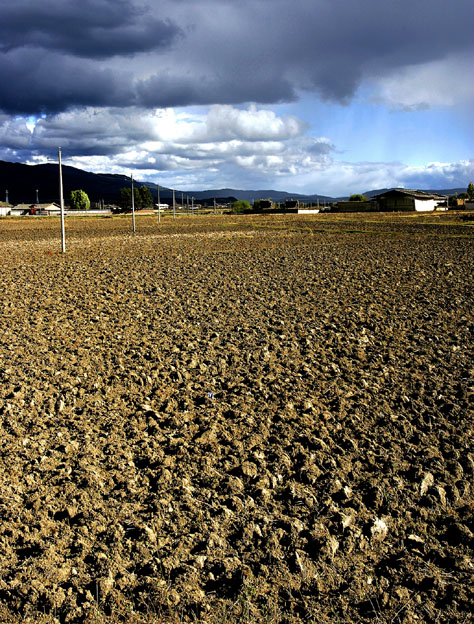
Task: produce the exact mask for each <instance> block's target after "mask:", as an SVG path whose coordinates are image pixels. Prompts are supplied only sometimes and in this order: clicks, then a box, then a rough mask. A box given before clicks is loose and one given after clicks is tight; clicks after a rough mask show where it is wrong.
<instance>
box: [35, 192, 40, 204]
mask: <svg viewBox="0 0 474 624" xmlns="http://www.w3.org/2000/svg"><path fill="white" fill-rule="evenodd" d="M36 203H37V204H39V203H40V200H39V191H38V189H36Z"/></svg>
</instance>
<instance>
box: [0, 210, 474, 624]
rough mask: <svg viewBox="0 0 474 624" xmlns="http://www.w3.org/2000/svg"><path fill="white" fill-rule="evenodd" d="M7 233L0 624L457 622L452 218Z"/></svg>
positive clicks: (461, 610)
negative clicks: (62, 238)
mask: <svg viewBox="0 0 474 624" xmlns="http://www.w3.org/2000/svg"><path fill="white" fill-rule="evenodd" d="M130 230H131V219H130V218H129V217H126V218H102V219H96V218H83V219H79V218H76V219H73V218H67V219H66V233H67V240H66V254H61V253H59V251H60V240H59V235H60V231H59V221H58V220H57V219H55V218H31V219H23V220H21V219H16V220H13V219H3V220H0V258H1V266H2V275H1V278H0V284H1V290H0V302H1V310H2V319H1V324H0V382H1V383H0V452H1V458H0V517H1V523H0V606H1V610H0V620H1V621H2V622H3V621H5V622H14V621H22V622H60V623H63V622H74V623H80V622H106V621H107V622H156V623H158V622H173V623H175V622H203V623H206V624H211V623H212V624H219V623H225V622H226V623H230V622H258V623H260V622H262V623H263V622H268V623H270V622H271V623H277V622H278V623H288V624H289V623H297V622H317V623H318V624H324V623H327V624H332V623H343V622H351V623H352V622H355V623H364V624H365V623H369V622H378V623H387V624H388V623H389V622H392V623H395V624H396V623H403V624H415V623H422V622H426V623H428V622H439V623H448V622H453V623H454V622H456V623H462V622H471V621H472V620H471V619H470V618H471V612H472V605H473V604H474V593H473V583H472V581H473V576H474V574H473V573H474V559H473V546H474V502H473V501H474V496H473V475H474V449H473V437H474V436H473V434H474V430H473V420H472V411H471V409H472V397H473V383H474V381H473V378H474V370H473V366H474V364H473V357H472V356H473V352H472V330H473V315H472V312H473V299H472V293H473V292H474V288H473V277H472V276H473V271H472V268H473V266H472V261H473V249H474V245H473V242H474V232H473V229H472V225H469V223H468V222H464V221H461V220H458V219H457V217H456V215H452V214H450V213H449V214H446V215H441V216H440V217H437V216H430V215H423V216H412V215H404V216H397V215H370V216H365V217H364V216H360V215H351V216H350V217H347V216H346V217H344V216H343V215H339V216H334V217H330V216H325V215H315V216H311V217H302V216H296V215H295V216H285V217H283V216H282V217H277V216H273V217H248V218H246V217H219V216H210V217H194V218H191V217H180V218H177V219H176V220H172V219H171V218H170V219H168V220H165V219H163V220H162V223H161V224H158V220H157V217H151V216H150V217H145V216H138V217H137V231H136V233H135V234H134V235H133V234H132V233H131V232H130Z"/></svg>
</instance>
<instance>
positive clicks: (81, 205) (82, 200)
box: [69, 190, 91, 210]
mask: <svg viewBox="0 0 474 624" xmlns="http://www.w3.org/2000/svg"><path fill="white" fill-rule="evenodd" d="M69 203H70V205H71V208H72V209H73V210H89V208H90V207H91V202H90V199H89V197H88V195H87V193H85V192H84V191H81V190H78V191H71V197H70V199H69Z"/></svg>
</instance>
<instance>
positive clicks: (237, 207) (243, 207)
mask: <svg viewBox="0 0 474 624" xmlns="http://www.w3.org/2000/svg"><path fill="white" fill-rule="evenodd" d="M251 210H252V206H251V205H250V204H249V202H248V201H245V199H239V200H238V201H236V202H234V203H233V204H232V212H233V214H244V213H245V212H250V211H251Z"/></svg>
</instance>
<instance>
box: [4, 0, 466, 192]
mask: <svg viewBox="0 0 474 624" xmlns="http://www.w3.org/2000/svg"><path fill="white" fill-rule="evenodd" d="M473 27H474V2H473V1H472V0H450V2H447V1H446V0H384V1H383V2H381V1H380V0H143V1H142V0H81V2H77V0H41V2H38V0H15V2H8V1H4V2H2V3H1V4H0V85H1V88H0V160H6V161H12V162H22V163H27V164H37V163H43V162H51V161H56V160H57V152H58V147H59V146H61V149H62V157H63V162H64V163H65V164H68V165H72V166H75V167H79V168H81V169H85V170H87V171H93V172H97V173H98V172H104V173H120V174H126V175H131V174H133V176H134V178H135V179H137V180H141V181H144V180H146V181H150V182H155V183H158V184H160V185H162V186H167V187H169V188H176V189H179V190H183V191H189V190H206V189H219V188H236V189H253V190H260V189H275V190H284V191H287V192H290V193H291V192H294V193H305V194H315V193H318V194H321V195H329V196H332V197H338V196H343V195H348V194H351V193H361V192H364V191H367V190H371V189H381V188H387V187H405V188H418V189H446V188H456V187H462V188H464V187H467V184H468V183H469V181H474V37H473V36H472V32H473Z"/></svg>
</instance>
